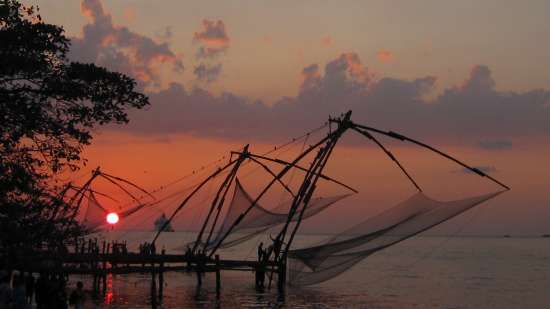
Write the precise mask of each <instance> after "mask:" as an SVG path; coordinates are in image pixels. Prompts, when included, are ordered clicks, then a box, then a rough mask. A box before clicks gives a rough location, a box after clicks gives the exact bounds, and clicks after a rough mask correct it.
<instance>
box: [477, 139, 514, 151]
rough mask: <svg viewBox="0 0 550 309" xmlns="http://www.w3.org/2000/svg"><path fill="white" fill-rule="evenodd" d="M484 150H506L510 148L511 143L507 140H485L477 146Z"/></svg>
mask: <svg viewBox="0 0 550 309" xmlns="http://www.w3.org/2000/svg"><path fill="white" fill-rule="evenodd" d="M477 145H478V146H479V147H480V148H482V149H485V150H506V149H510V148H512V142H511V141H507V140H485V141H480V142H479V143H478V144H477Z"/></svg>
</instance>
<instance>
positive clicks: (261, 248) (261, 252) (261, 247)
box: [258, 242, 265, 262]
mask: <svg viewBox="0 0 550 309" xmlns="http://www.w3.org/2000/svg"><path fill="white" fill-rule="evenodd" d="M264 253H265V252H264V243H263V242H261V243H260V245H259V246H258V262H259V261H261V260H263V257H264Z"/></svg>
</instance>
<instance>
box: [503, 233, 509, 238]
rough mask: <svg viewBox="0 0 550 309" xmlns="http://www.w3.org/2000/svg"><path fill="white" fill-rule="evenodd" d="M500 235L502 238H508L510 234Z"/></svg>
mask: <svg viewBox="0 0 550 309" xmlns="http://www.w3.org/2000/svg"><path fill="white" fill-rule="evenodd" d="M502 237H504V238H510V235H508V234H506V235H504V236H502Z"/></svg>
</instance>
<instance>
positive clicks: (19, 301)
mask: <svg viewBox="0 0 550 309" xmlns="http://www.w3.org/2000/svg"><path fill="white" fill-rule="evenodd" d="M11 308H13V309H25V308H27V293H26V291H25V280H24V277H23V276H22V274H17V275H15V276H14V277H13V305H12V307H11Z"/></svg>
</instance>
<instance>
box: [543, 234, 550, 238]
mask: <svg viewBox="0 0 550 309" xmlns="http://www.w3.org/2000/svg"><path fill="white" fill-rule="evenodd" d="M541 237H542V238H550V234H543V235H542V236H541Z"/></svg>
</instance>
